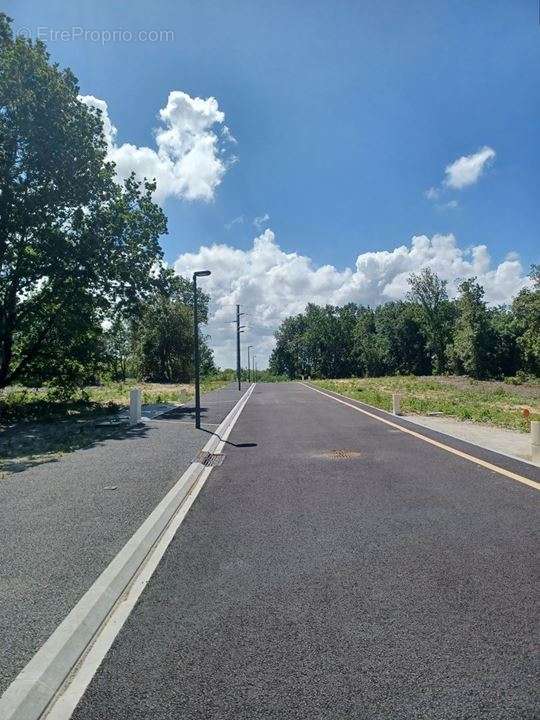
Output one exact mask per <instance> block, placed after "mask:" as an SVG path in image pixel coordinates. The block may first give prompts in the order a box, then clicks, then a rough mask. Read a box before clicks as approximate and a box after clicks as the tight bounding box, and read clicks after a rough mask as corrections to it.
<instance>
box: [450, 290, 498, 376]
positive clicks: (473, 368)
mask: <svg viewBox="0 0 540 720" xmlns="http://www.w3.org/2000/svg"><path fill="white" fill-rule="evenodd" d="M458 290H459V296H458V299H457V301H456V306H457V311H458V316H457V320H456V327H455V331H454V341H453V346H452V348H453V349H452V354H453V356H454V358H455V362H456V369H457V370H458V371H463V372H465V374H467V375H469V376H471V377H474V378H486V377H489V375H490V374H493V369H494V368H493V362H492V355H493V354H494V349H495V347H496V342H495V338H496V333H495V331H494V329H493V327H492V325H491V323H490V318H489V314H488V310H487V307H486V303H485V302H484V288H483V287H481V286H480V285H479V284H478V283H477V282H476V278H470V279H469V280H464V281H463V282H462V283H460V285H459V288H458Z"/></svg>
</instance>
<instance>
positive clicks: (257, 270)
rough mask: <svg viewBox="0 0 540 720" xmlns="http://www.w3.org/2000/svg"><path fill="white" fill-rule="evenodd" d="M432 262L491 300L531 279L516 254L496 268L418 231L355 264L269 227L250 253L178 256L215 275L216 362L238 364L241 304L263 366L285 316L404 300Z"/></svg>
mask: <svg viewBox="0 0 540 720" xmlns="http://www.w3.org/2000/svg"><path fill="white" fill-rule="evenodd" d="M425 267H430V268H432V269H433V270H434V271H435V272H437V273H438V274H439V275H440V276H441V277H443V278H445V279H447V280H448V282H449V291H450V293H451V294H455V292H456V289H457V284H458V282H459V280H460V279H462V278H466V277H471V276H473V275H476V276H478V280H479V282H480V283H481V284H482V285H483V286H484V288H485V290H486V298H487V300H488V301H489V302H491V303H504V302H508V301H509V300H510V298H511V297H512V296H513V295H515V294H516V293H517V292H518V291H519V290H520V289H521V288H522V287H524V285H526V284H527V278H526V276H525V275H524V273H523V268H522V266H521V263H520V261H519V258H518V257H517V256H516V255H515V254H511V255H508V256H507V258H506V259H505V260H504V261H503V262H502V263H500V264H499V265H497V266H492V263H491V259H490V256H489V252H488V249H487V247H486V246H485V245H477V246H475V247H473V248H470V249H462V248H460V247H458V245H457V242H456V238H455V237H454V235H452V234H450V235H433V236H432V237H431V238H429V237H427V236H426V235H417V236H414V237H413V238H412V239H411V242H410V245H408V246H407V245H401V246H399V247H396V248H394V249H393V250H380V251H374V252H365V253H362V254H360V255H358V257H357V259H356V263H355V266H354V267H353V268H345V269H344V270H338V269H336V268H335V267H334V266H333V265H321V266H316V265H315V264H314V263H313V261H312V260H311V259H310V258H309V257H306V256H305V255H299V254H298V253H295V252H285V251H284V250H282V249H281V248H280V247H279V245H278V244H277V242H276V238H275V235H274V233H273V232H272V230H270V229H267V230H265V231H264V232H263V233H262V234H261V235H260V236H259V237H257V238H255V240H254V241H253V246H252V247H251V248H249V249H248V250H240V249H238V248H234V247H231V246H230V245H212V246H202V247H201V248H200V249H199V251H198V252H197V253H186V254H184V255H181V256H180V257H179V258H178V260H177V261H176V263H175V270H176V272H177V273H179V274H181V275H186V276H190V275H191V273H193V272H194V271H195V270H199V269H200V268H208V269H210V270H211V271H212V275H211V276H210V277H209V278H206V279H205V283H204V288H205V290H208V292H210V295H211V298H212V301H211V308H210V322H209V325H208V332H209V333H210V334H211V335H212V347H214V349H215V352H216V359H217V362H218V363H219V364H220V365H221V366H222V367H234V364H235V359H234V357H235V356H234V352H235V350H234V348H235V345H234V329H233V326H232V325H231V324H230V321H231V320H233V319H234V313H235V306H236V304H237V303H240V305H241V306H242V310H243V311H245V312H246V313H249V315H248V316H246V318H245V320H246V325H248V328H247V331H246V335H245V336H244V338H245V340H248V341H249V344H250V345H254V346H255V348H256V354H257V357H258V359H259V367H263V366H264V364H265V363H266V359H267V357H268V355H269V353H270V352H271V350H272V347H273V345H274V341H273V333H274V331H275V329H276V328H277V327H278V325H279V323H280V322H281V321H282V320H283V319H284V318H285V317H287V316H288V315H292V314H295V313H299V312H302V311H303V310H304V308H305V306H306V304H307V303H308V302H314V303H318V304H326V303H329V304H332V305H342V304H344V303H347V302H357V303H363V304H370V305H377V304H379V303H382V302H385V301H387V300H394V299H399V298H403V297H405V294H406V293H407V291H408V289H409V286H408V283H407V277H408V276H409V274H410V273H411V272H418V271H419V270H421V269H422V268H425Z"/></svg>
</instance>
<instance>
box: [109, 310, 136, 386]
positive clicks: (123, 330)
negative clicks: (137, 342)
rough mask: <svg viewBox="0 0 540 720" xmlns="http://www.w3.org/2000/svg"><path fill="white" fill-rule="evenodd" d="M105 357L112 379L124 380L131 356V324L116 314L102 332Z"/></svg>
mask: <svg viewBox="0 0 540 720" xmlns="http://www.w3.org/2000/svg"><path fill="white" fill-rule="evenodd" d="M104 342H105V358H106V362H107V365H108V366H109V368H110V371H111V376H112V378H113V379H114V380H122V381H125V379H126V377H127V374H128V366H129V363H130V360H131V359H132V356H133V332H132V326H131V324H130V323H129V322H127V321H126V320H125V319H124V318H123V317H122V316H121V315H120V314H117V315H116V316H115V318H114V320H113V321H112V323H111V326H110V327H109V329H108V330H106V331H105V333H104Z"/></svg>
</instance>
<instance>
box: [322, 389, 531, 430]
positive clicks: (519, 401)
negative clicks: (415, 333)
mask: <svg viewBox="0 0 540 720" xmlns="http://www.w3.org/2000/svg"><path fill="white" fill-rule="evenodd" d="M313 383H314V384H315V385H317V386H318V387H320V388H324V389H326V390H332V391H334V392H338V393H341V394H342V395H345V396H347V397H350V398H353V399H355V400H362V401H363V402H366V403H368V404H369V405H374V406H375V407H378V408H382V409H383V410H391V406H392V393H395V392H400V393H401V409H402V411H403V412H404V413H406V414H409V413H411V414H418V415H426V414H429V413H442V414H443V415H446V416H448V417H454V418H458V419H459V420H470V421H473V422H481V423H488V424H492V425H496V426H498V427H504V428H510V429H513V430H519V431H520V432H528V431H529V429H530V419H540V382H539V383H524V384H522V385H511V384H509V383H504V382H499V381H481V380H471V379H470V378H467V377H451V376H449V377H445V376H434V377H411V376H408V377H382V378H353V379H344V380H314V381H313ZM524 410H528V411H529V413H530V417H529V418H528V419H527V418H526V417H524V415H523V411H524Z"/></svg>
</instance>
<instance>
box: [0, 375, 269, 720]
mask: <svg viewBox="0 0 540 720" xmlns="http://www.w3.org/2000/svg"><path fill="white" fill-rule="evenodd" d="M254 387H255V385H251V386H250V387H249V388H248V390H246V392H245V393H244V394H243V395H242V397H241V398H240V399H239V400H238V402H237V403H236V405H235V406H234V407H233V409H232V410H231V411H230V412H229V414H228V415H227V417H226V418H225V419H224V420H223V422H222V423H221V424H220V425H219V427H218V428H217V430H216V431H215V433H214V434H213V435H212V436H211V437H210V439H209V440H208V442H207V443H206V445H205V446H204V448H203V450H205V451H206V452H215V451H216V450H218V451H219V449H220V446H221V447H223V442H224V438H226V437H227V435H228V432H229V431H230V429H231V428H232V427H233V425H234V423H235V422H236V420H237V418H238V416H239V415H240V413H241V412H242V410H243V408H244V406H245V404H246V403H247V401H248V399H249V397H250V395H251V393H252V391H253V388H254ZM205 470H208V468H207V467H206V466H205V465H203V464H202V463H200V462H193V463H192V464H191V465H190V466H189V467H188V468H187V470H186V471H185V472H184V473H183V475H182V476H181V477H180V479H179V480H178V481H177V482H176V484H175V485H174V486H173V487H172V488H171V490H169V492H168V493H167V494H166V495H165V497H164V498H163V499H162V500H161V502H160V503H159V504H158V505H157V506H156V507H155V508H154V510H153V511H152V512H151V514H150V515H149V516H148V517H147V518H146V520H145V521H144V522H143V523H142V525H141V526H140V527H139V529H138V530H137V531H136V532H135V533H134V534H133V535H132V536H131V538H130V539H129V540H128V541H127V543H126V544H125V545H124V547H123V548H122V549H121V550H120V552H119V553H118V554H117V555H116V557H115V558H114V559H113V560H112V561H111V563H110V564H109V565H108V566H107V567H106V568H105V570H104V571H103V572H102V573H101V575H100V576H99V577H98V579H97V580H96V581H95V582H94V584H93V585H92V586H91V587H90V588H89V590H87V592H86V593H85V594H84V595H83V596H82V597H81V599H80V600H79V601H78V603H77V604H76V605H75V607H74V608H73V609H72V610H71V612H70V613H69V614H68V615H67V617H66V618H65V619H64V620H63V621H62V622H61V624H60V625H59V626H58V627H57V628H56V630H55V631H54V632H53V634H52V635H51V636H50V637H49V639H48V640H46V641H45V643H44V644H43V645H42V646H41V648H40V649H39V650H38V651H37V653H36V654H35V655H34V657H33V658H32V659H31V660H30V661H29V662H28V664H27V665H26V666H25V667H24V668H23V670H22V671H21V672H20V673H19V675H17V677H16V678H15V680H14V681H13V682H12V683H11V685H10V686H9V687H8V688H7V690H6V691H5V692H4V694H3V695H2V697H0V717H1V718H2V720H38V719H39V718H40V717H42V715H43V713H44V712H45V711H46V710H47V708H48V706H49V705H50V703H51V701H52V700H53V699H54V697H55V695H56V693H57V692H58V691H59V690H60V688H61V687H62V685H63V683H64V682H65V680H66V678H67V677H68V676H69V675H70V673H71V672H72V670H73V668H74V667H75V666H76V664H77V662H78V661H79V659H80V658H81V656H82V655H83V654H84V653H85V651H86V649H87V648H88V647H89V645H90V644H91V643H92V641H93V639H94V637H95V635H96V633H97V632H98V631H99V628H100V626H101V625H102V623H103V622H104V621H105V619H106V618H107V616H108V614H109V613H110V612H111V610H112V609H113V607H114V605H115V604H116V602H117V601H118V599H119V598H120V597H121V596H122V594H123V593H124V591H125V589H126V588H127V586H128V585H129V584H130V582H131V581H132V580H133V578H134V577H135V575H136V574H137V572H138V570H139V568H140V567H141V566H142V565H143V563H144V561H145V559H146V557H147V555H148V554H149V552H150V551H151V550H152V548H153V547H154V545H155V544H156V542H158V540H159V538H160V536H161V535H162V533H163V532H164V530H165V529H166V528H167V526H168V524H169V523H170V521H171V519H172V518H173V516H174V515H175V513H176V512H177V511H178V509H179V507H180V506H181V505H182V503H183V501H184V499H185V498H186V496H187V495H188V493H189V491H190V490H191V488H192V487H193V485H194V484H195V483H196V482H197V480H198V479H199V477H200V476H201V474H202V473H203V472H204V471H205Z"/></svg>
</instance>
